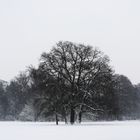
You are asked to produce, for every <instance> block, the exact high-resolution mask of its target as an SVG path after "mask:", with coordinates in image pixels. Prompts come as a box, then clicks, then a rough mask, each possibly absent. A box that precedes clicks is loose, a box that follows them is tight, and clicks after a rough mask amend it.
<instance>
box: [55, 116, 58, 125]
mask: <svg viewBox="0 0 140 140" xmlns="http://www.w3.org/2000/svg"><path fill="white" fill-rule="evenodd" d="M55 121H56V125H58V115H57V114H55Z"/></svg>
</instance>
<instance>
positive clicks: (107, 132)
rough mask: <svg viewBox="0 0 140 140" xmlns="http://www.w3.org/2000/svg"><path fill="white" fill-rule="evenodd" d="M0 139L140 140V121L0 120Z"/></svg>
mask: <svg viewBox="0 0 140 140" xmlns="http://www.w3.org/2000/svg"><path fill="white" fill-rule="evenodd" d="M0 140H140V121H125V122H94V123H90V122H89V123H83V124H81V125H73V126H71V125H64V124H60V125H58V126H56V125H55V124H53V123H38V122H37V123H32V122H0Z"/></svg>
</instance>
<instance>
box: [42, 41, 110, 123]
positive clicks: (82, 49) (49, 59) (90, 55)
mask: <svg viewBox="0 0 140 140" xmlns="http://www.w3.org/2000/svg"><path fill="white" fill-rule="evenodd" d="M108 63H109V59H108V57H107V56H105V55H104V54H103V53H102V52H101V51H99V50H98V49H96V48H94V49H93V48H92V47H91V46H88V45H87V46H86V45H83V44H75V43H72V42H67V41H66V42H59V43H58V44H57V45H56V46H55V47H53V49H52V50H51V51H50V53H43V54H42V56H41V63H40V66H41V67H43V68H44V69H45V70H46V71H48V72H49V74H50V75H51V76H53V77H55V78H57V79H58V83H59V80H60V81H63V84H65V85H66V86H67V87H69V90H68V91H67V92H66V93H65V94H66V96H67V97H68V100H69V101H68V104H69V107H70V122H71V124H73V123H74V121H75V109H76V108H77V107H80V108H81V107H83V106H85V107H87V108H89V109H91V110H94V108H93V106H89V105H87V104H85V103H84V101H85V99H87V98H88V97H91V96H92V95H93V94H95V93H93V92H94V91H92V92H91V91H90V90H89V86H90V84H91V83H92V85H94V84H93V83H94V82H95V83H96V81H94V80H95V79H96V77H98V76H99V75H103V74H107V73H112V70H111V68H110V67H109V65H108Z"/></svg>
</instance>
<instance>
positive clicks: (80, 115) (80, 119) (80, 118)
mask: <svg viewBox="0 0 140 140" xmlns="http://www.w3.org/2000/svg"><path fill="white" fill-rule="evenodd" d="M78 117H79V118H78V119H79V123H81V122H82V111H80V112H79V116H78Z"/></svg>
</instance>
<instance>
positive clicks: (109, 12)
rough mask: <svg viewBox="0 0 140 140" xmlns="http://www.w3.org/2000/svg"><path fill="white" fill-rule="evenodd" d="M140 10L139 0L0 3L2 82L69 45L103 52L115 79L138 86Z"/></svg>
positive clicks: (6, 0)
mask: <svg viewBox="0 0 140 140" xmlns="http://www.w3.org/2000/svg"><path fill="white" fill-rule="evenodd" d="M139 7H140V1H139V0H0V79H3V80H10V79H12V78H13V77H14V76H16V75H17V74H18V72H19V71H23V70H25V69H26V66H29V65H30V64H33V65H37V64H38V60H39V58H40V54H41V53H42V52H43V51H49V50H50V48H51V47H52V46H53V45H55V43H56V42H58V41H60V40H64V41H67V40H68V41H73V42H77V43H85V44H90V45H92V46H96V47H99V48H100V49H101V50H102V51H104V52H105V54H107V55H109V57H110V59H111V65H112V66H113V67H114V69H115V71H116V73H120V74H124V75H126V76H128V78H129V79H130V80H131V81H132V82H133V83H134V84H135V83H139V82H140V76H139V75H140V64H139V60H140V55H139V53H140V8H139Z"/></svg>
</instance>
